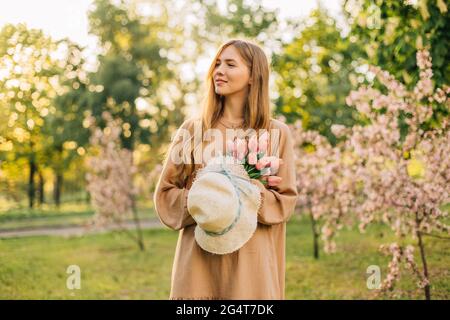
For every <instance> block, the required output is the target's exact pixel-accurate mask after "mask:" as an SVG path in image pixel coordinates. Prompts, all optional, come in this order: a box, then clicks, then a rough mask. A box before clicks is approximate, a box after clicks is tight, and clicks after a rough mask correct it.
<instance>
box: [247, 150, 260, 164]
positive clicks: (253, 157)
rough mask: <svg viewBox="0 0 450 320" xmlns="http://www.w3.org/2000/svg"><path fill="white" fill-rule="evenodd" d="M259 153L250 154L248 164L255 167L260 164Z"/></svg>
mask: <svg viewBox="0 0 450 320" xmlns="http://www.w3.org/2000/svg"><path fill="white" fill-rule="evenodd" d="M257 155H258V154H257V153H256V152H250V153H249V154H248V163H249V164H252V165H255V164H256V163H257V162H258V158H257Z"/></svg>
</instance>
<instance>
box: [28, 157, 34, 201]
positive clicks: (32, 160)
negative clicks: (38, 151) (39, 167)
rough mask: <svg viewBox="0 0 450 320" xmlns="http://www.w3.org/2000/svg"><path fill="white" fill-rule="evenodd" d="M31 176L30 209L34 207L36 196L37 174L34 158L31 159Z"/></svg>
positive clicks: (29, 183)
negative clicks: (35, 179) (35, 178)
mask: <svg viewBox="0 0 450 320" xmlns="http://www.w3.org/2000/svg"><path fill="white" fill-rule="evenodd" d="M29 165H30V175H29V177H28V207H29V208H30V209H32V208H33V206H34V196H35V188H34V173H35V172H36V163H35V162H34V159H33V158H30V162H29Z"/></svg>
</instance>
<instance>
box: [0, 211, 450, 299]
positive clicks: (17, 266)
mask: <svg viewBox="0 0 450 320" xmlns="http://www.w3.org/2000/svg"><path fill="white" fill-rule="evenodd" d="M390 234H391V232H390V231H389V230H388V229H387V228H386V227H383V226H376V225H375V226H373V227H371V228H370V229H369V230H368V232H367V233H366V234H363V235H361V234H360V233H359V232H358V231H356V230H342V231H341V232H340V234H339V237H338V239H337V240H338V241H337V245H338V252H337V253H336V254H333V255H325V254H323V252H321V256H320V259H319V260H315V259H314V258H313V257H312V243H311V231H310V225H309V223H308V220H307V219H300V218H299V217H298V216H295V217H293V218H292V219H291V221H290V222H289V224H288V231H287V248H286V250H287V259H286V260H287V261H286V298H287V299H373V298H375V296H374V291H373V290H369V289H367V287H366V279H367V275H366V268H367V267H368V266H369V265H379V266H380V267H381V270H382V274H381V276H382V278H384V276H385V272H386V266H387V263H388V261H389V259H388V258H387V257H384V256H382V255H381V254H380V253H379V252H378V247H379V245H380V244H382V243H390V242H391V241H392V240H394V238H393V237H392V236H390ZM381 235H383V236H382V237H381ZM144 236H145V244H146V247H147V248H146V251H145V252H140V251H139V250H138V249H137V246H136V245H135V244H134V243H133V242H131V241H130V240H129V239H128V238H127V237H126V236H125V235H124V234H122V233H119V232H110V233H106V234H98V235H86V236H83V237H72V238H67V239H66V238H60V237H31V238H20V239H19V238H16V239H4V240H0V299H166V298H167V297H168V295H169V288H170V274H171V268H172V262H173V254H174V250H175V246H176V241H177V236H178V234H177V232H174V231H170V230H167V229H157V230H146V231H145V232H144ZM425 246H426V250H427V252H428V256H427V258H428V264H429V269H430V272H431V283H432V291H431V294H432V298H434V299H449V298H450V277H449V265H450V256H449V249H450V246H449V243H448V241H446V240H440V239H434V238H428V237H427V238H426V239H425ZM416 257H417V259H418V258H419V257H418V256H417V252H416ZM417 261H419V260H417ZM71 264H75V265H78V266H80V268H81V272H82V276H81V278H82V280H81V285H82V288H81V290H73V291H74V292H72V291H71V290H68V289H67V288H66V278H67V276H68V275H67V274H66V269H67V267H68V266H69V265H71ZM420 266H421V265H420ZM399 288H400V289H401V290H402V291H401V295H399V296H398V297H397V298H400V299H423V293H422V291H421V290H416V289H415V280H414V279H413V278H412V277H411V276H410V275H409V274H408V273H405V274H404V276H403V277H402V279H401V280H400V283H399Z"/></svg>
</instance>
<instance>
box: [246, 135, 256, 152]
mask: <svg viewBox="0 0 450 320" xmlns="http://www.w3.org/2000/svg"><path fill="white" fill-rule="evenodd" d="M248 149H249V150H250V152H257V151H258V140H257V137H256V135H254V136H252V137H251V138H250V139H249V141H248Z"/></svg>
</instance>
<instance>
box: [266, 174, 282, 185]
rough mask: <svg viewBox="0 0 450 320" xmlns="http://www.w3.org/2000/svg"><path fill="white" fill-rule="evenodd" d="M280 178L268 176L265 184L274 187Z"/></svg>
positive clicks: (279, 181)
mask: <svg viewBox="0 0 450 320" xmlns="http://www.w3.org/2000/svg"><path fill="white" fill-rule="evenodd" d="M281 180H282V178H281V177H278V176H270V177H269V178H267V184H268V185H269V186H271V187H276V186H277V185H279V184H280V183H281Z"/></svg>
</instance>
